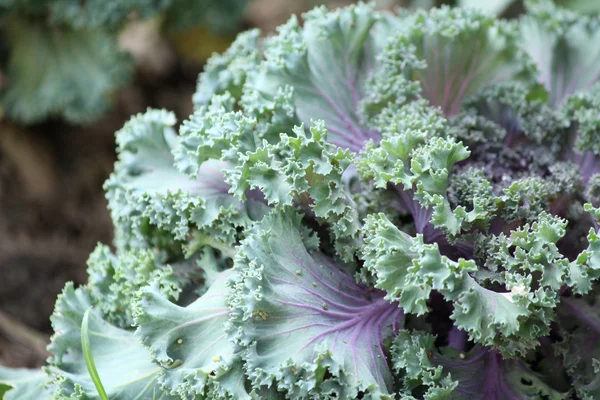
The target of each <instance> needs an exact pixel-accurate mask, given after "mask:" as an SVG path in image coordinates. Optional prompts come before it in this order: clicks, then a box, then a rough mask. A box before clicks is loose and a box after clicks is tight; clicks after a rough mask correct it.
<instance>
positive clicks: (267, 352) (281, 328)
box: [229, 209, 404, 399]
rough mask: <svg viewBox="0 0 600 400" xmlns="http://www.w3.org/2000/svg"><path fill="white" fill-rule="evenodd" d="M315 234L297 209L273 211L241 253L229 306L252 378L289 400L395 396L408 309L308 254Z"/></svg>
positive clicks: (320, 257)
mask: <svg viewBox="0 0 600 400" xmlns="http://www.w3.org/2000/svg"><path fill="white" fill-rule="evenodd" d="M308 235H309V233H308V230H307V229H306V228H304V227H303V226H302V225H301V222H300V217H299V216H298V215H297V214H295V213H294V212H293V211H292V210H289V209H288V210H284V211H279V212H278V211H274V212H273V213H271V214H270V215H269V216H268V217H266V218H265V220H263V221H262V222H261V223H260V224H258V225H256V226H255V227H254V229H253V233H252V234H251V235H249V236H248V237H247V238H246V240H245V241H244V242H243V243H242V246H241V247H240V249H239V257H238V259H236V269H235V271H236V272H235V275H234V276H233V278H232V280H231V281H230V286H231V295H230V298H229V305H230V308H231V310H232V314H231V324H232V327H233V328H234V329H233V330H232V333H233V334H234V335H235V336H234V338H235V340H236V343H237V344H238V345H239V346H241V347H243V348H245V349H247V351H246V353H245V359H246V367H245V370H246V373H247V374H248V376H249V378H250V380H251V381H252V384H253V385H254V386H259V385H267V386H270V385H274V386H276V387H277V389H278V390H280V391H284V392H285V393H286V397H289V398H298V399H308V398H332V397H336V398H338V399H355V398H356V396H357V395H358V393H359V392H362V393H363V394H364V397H363V398H366V399H392V398H393V396H392V393H393V378H392V375H391V371H390V370H389V367H388V363H387V338H389V337H390V335H391V334H392V333H393V331H394V330H396V329H399V328H400V327H401V326H402V325H403V320H404V318H403V314H402V311H401V310H400V309H399V308H398V307H397V306H396V305H395V304H390V303H388V302H387V301H385V300H384V299H383V293H381V292H377V291H375V292H373V291H372V290H370V289H369V288H367V287H365V286H362V285H359V284H357V283H356V282H355V281H354V279H353V278H352V276H350V275H348V274H347V273H346V272H344V271H343V270H342V269H341V268H340V267H339V266H338V265H336V264H335V261H334V260H332V259H329V258H328V257H326V256H324V255H323V254H321V253H320V252H313V253H312V254H311V253H309V252H308V251H307V248H306V247H305V244H304V241H305V240H307V237H308Z"/></svg>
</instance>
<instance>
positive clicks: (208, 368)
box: [135, 271, 250, 399]
mask: <svg viewBox="0 0 600 400" xmlns="http://www.w3.org/2000/svg"><path fill="white" fill-rule="evenodd" d="M230 275H231V271H226V272H222V273H221V274H220V275H219V276H217V277H216V278H215V280H214V282H213V284H212V285H211V287H210V288H209V289H208V291H207V292H206V293H204V294H203V295H202V297H200V298H199V299H198V300H196V301H195V302H193V303H192V304H190V305H189V306H187V307H179V306H177V305H175V304H173V303H171V302H170V301H169V300H168V299H167V298H166V297H165V296H164V295H163V294H162V293H161V292H160V287H159V285H158V282H154V283H153V284H151V285H150V286H148V287H147V288H145V289H143V290H142V292H141V293H140V297H139V300H138V301H137V303H136V305H135V314H136V318H135V325H136V326H137V329H136V336H137V337H138V338H139V339H140V340H141V341H142V342H143V343H144V344H145V345H146V346H148V347H149V349H150V350H151V351H152V356H153V358H154V360H155V362H156V363H157V364H158V365H160V366H161V367H162V368H161V369H162V372H161V374H160V377H159V379H158V380H159V382H160V385H161V387H164V388H165V390H166V391H167V392H168V393H170V394H171V395H174V396H175V395H176V396H179V397H181V398H197V397H198V398H234V399H249V398H250V394H249V393H248V392H247V391H246V388H245V377H244V374H243V371H242V362H241V358H240V354H239V351H238V350H236V347H235V345H234V344H233V343H232V342H231V341H230V340H229V339H228V337H227V333H226V331H225V328H226V325H227V321H228V319H229V314H230V311H229V309H228V308H227V304H226V302H225V300H226V296H227V288H226V285H225V284H226V281H227V279H228V277H229V276H230ZM216 392H219V393H220V394H219V395H218V396H216V397H212V396H213V395H215V394H214V393H216Z"/></svg>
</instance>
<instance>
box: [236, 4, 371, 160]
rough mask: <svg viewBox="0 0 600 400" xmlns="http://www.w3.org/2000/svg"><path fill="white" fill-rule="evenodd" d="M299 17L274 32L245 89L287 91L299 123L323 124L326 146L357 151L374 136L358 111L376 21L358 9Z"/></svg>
mask: <svg viewBox="0 0 600 400" xmlns="http://www.w3.org/2000/svg"><path fill="white" fill-rule="evenodd" d="M303 16H304V25H303V26H300V24H299V22H298V20H297V18H296V17H295V16H293V17H292V18H291V19H290V20H289V21H288V22H287V23H286V24H285V25H282V26H281V27H279V28H278V35H277V36H275V37H274V38H273V39H271V40H270V41H269V42H268V43H267V44H266V48H265V52H264V57H265V61H264V62H263V63H262V64H261V66H260V69H259V72H258V73H257V74H255V75H253V76H252V77H251V78H250V79H248V84H247V88H248V89H249V90H253V91H257V92H259V93H261V94H262V95H265V96H267V97H269V96H274V95H275V93H276V92H277V90H279V89H280V88H282V87H285V86H288V85H289V86H291V87H292V88H293V90H294V105H295V107H296V110H297V113H298V116H299V118H300V121H301V122H302V123H304V124H307V125H308V124H309V123H310V122H311V120H317V119H320V120H324V121H325V123H326V127H327V129H328V130H329V132H330V136H329V141H330V142H331V143H333V144H335V145H337V146H340V147H342V148H345V149H350V150H352V151H357V150H360V149H361V148H362V146H363V145H364V143H365V142H366V141H367V140H369V139H370V138H376V137H377V132H374V131H372V130H370V129H369V128H368V127H367V126H366V125H365V124H364V123H363V121H362V120H361V118H360V116H359V112H358V111H359V103H360V101H361V99H362V98H363V97H364V96H365V95H366V93H367V92H366V89H365V84H366V80H367V78H368V76H369V74H370V73H371V71H372V68H373V65H374V64H375V62H376V61H375V56H376V54H377V52H378V44H377V40H376V38H377V36H376V33H375V29H374V25H375V24H376V22H377V20H378V18H379V16H378V14H377V13H375V12H374V11H373V7H371V6H367V5H364V4H359V5H355V6H351V7H346V8H341V9H338V10H336V11H332V12H327V10H326V9H325V8H324V7H318V8H315V9H313V10H312V11H310V12H308V13H306V14H304V15H303Z"/></svg>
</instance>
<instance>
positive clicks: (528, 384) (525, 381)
mask: <svg viewBox="0 0 600 400" xmlns="http://www.w3.org/2000/svg"><path fill="white" fill-rule="evenodd" d="M521 384H523V385H525V386H531V385H533V381H530V380H529V379H525V378H521Z"/></svg>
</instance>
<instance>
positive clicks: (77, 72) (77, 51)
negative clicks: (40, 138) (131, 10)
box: [0, 19, 131, 124]
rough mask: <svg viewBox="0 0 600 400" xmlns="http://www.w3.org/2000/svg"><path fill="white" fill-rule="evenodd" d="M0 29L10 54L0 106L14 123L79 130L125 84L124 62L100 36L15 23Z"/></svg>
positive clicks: (110, 42) (109, 41)
mask: <svg viewBox="0 0 600 400" xmlns="http://www.w3.org/2000/svg"><path fill="white" fill-rule="evenodd" d="M4 25H5V29H6V39H7V41H8V43H9V45H10V49H11V56H10V59H9V61H8V65H7V67H6V74H7V77H8V79H9V81H10V84H9V85H8V87H7V88H6V89H4V90H3V91H2V93H1V94H0V105H1V106H2V108H3V109H4V111H5V113H6V114H7V115H8V116H9V117H10V118H12V119H14V120H16V121H18V122H21V123H25V124H30V123H35V122H40V121H42V120H44V119H46V118H48V117H55V116H58V117H63V118H65V119H66V120H68V121H70V122H73V123H78V124H81V123H87V122H90V121H93V120H94V119H97V118H98V117H99V116H100V115H101V114H102V113H103V112H104V111H106V109H107V108H108V106H109V105H110V99H109V97H110V95H111V94H112V92H114V91H115V90H116V89H117V88H119V87H120V86H122V85H123V84H124V83H125V82H126V81H127V79H128V76H129V72H130V66H131V65H130V62H129V60H128V58H127V57H125V56H124V55H123V54H121V53H120V52H119V51H118V50H117V48H118V47H117V45H116V43H115V39H114V38H113V37H111V36H109V35H107V34H106V33H105V32H103V31H100V30H88V29H86V30H82V31H75V30H71V29H69V28H64V27H46V26H42V25H41V24H34V23H31V22H30V21H28V20H20V19H10V20H7V21H6V22H5V24H4Z"/></svg>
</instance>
